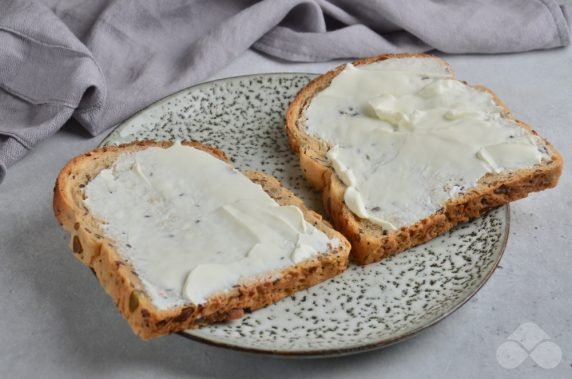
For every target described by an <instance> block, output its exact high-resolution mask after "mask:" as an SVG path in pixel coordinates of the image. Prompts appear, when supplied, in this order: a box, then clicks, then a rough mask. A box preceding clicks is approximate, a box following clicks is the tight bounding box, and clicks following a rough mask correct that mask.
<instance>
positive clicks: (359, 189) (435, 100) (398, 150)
mask: <svg viewBox="0 0 572 379" xmlns="http://www.w3.org/2000/svg"><path fill="white" fill-rule="evenodd" d="M305 118H306V119H305V125H306V129H307V132H308V133H309V134H310V135H313V136H315V137H318V138H320V139H322V140H324V141H326V142H327V143H328V144H329V145H330V146H331V148H330V150H329V151H328V153H327V157H328V159H329V160H330V161H331V163H332V166H333V168H334V170H335V172H336V174H337V176H338V177H339V178H340V180H341V181H342V182H343V183H344V184H345V185H346V187H347V188H346V191H345V194H344V201H345V204H346V205H347V206H348V208H349V209H350V210H351V211H352V212H353V213H354V214H355V215H357V216H359V217H360V218H364V219H368V220H370V221H372V222H373V223H376V224H379V225H381V226H382V227H384V228H386V229H389V230H395V229H398V228H400V227H403V226H406V225H411V224H414V223H415V222H417V221H419V220H422V219H424V218H426V217H429V216H431V215H432V214H433V213H435V212H436V211H438V210H439V209H440V208H442V207H443V205H444V204H445V203H446V202H447V201H448V200H449V199H451V198H454V197H455V196H458V195H460V194H463V193H466V192H467V191H469V190H470V189H471V188H473V187H475V186H476V185H477V184H478V182H479V180H480V179H481V178H482V177H483V176H485V175H486V174H487V173H502V172H505V171H507V170H511V171H512V170H517V169H520V168H529V167H532V166H534V165H535V164H539V163H541V162H542V161H544V160H549V159H550V156H549V154H548V152H547V149H546V146H545V144H544V142H543V141H542V140H541V139H540V138H538V137H536V136H534V135H532V134H531V133H529V132H527V131H526V130H525V129H524V128H522V127H521V126H519V125H518V124H517V123H516V122H515V121H513V120H511V119H509V118H507V117H505V116H504V115H503V110H502V108H500V107H499V106H498V105H497V104H496V103H495V102H494V99H493V97H492V95H491V94H489V93H488V92H485V91H482V90H478V89H476V88H473V87H470V86H468V85H466V84H464V83H462V82H460V81H457V80H455V79H453V78H452V76H451V74H450V73H449V72H448V71H447V69H446V67H444V66H443V65H441V64H440V63H439V62H438V61H437V60H434V59H424V58H400V59H388V60H384V61H380V62H376V63H371V64H366V65H359V66H353V65H352V64H348V65H346V67H345V68H344V70H343V71H341V72H340V73H339V74H338V75H337V76H336V77H334V79H333V80H332V81H331V83H330V85H329V86H328V87H326V88H325V89H323V90H322V91H320V92H318V94H317V95H316V96H314V97H313V98H312V99H311V101H310V104H309V105H308V107H307V109H306V110H305Z"/></svg>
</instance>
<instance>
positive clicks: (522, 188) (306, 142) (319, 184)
mask: <svg viewBox="0 0 572 379" xmlns="http://www.w3.org/2000/svg"><path fill="white" fill-rule="evenodd" d="M411 57H414V58H419V59H434V60H437V61H438V62H439V63H440V64H441V65H443V66H444V67H445V68H446V69H447V71H449V72H450V73H451V77H454V75H453V72H452V69H451V67H450V66H449V64H448V63H447V62H445V61H444V60H442V59H440V58H438V57H434V56H431V55H427V54H385V55H379V56H375V57H370V58H365V59H361V60H358V61H355V62H353V65H355V66H359V65H365V64H370V63H373V62H378V61H383V60H385V59H389V58H397V59H399V58H411ZM344 67H345V65H342V66H339V67H337V68H335V69H333V70H331V71H329V72H327V73H326V74H324V75H321V76H319V77H317V78H316V79H314V80H312V81H311V82H310V83H309V84H308V85H306V86H305V87H304V88H303V89H302V90H301V91H300V92H299V93H298V95H297V96H296V98H295V99H294V101H293V102H292V103H291V105H290V107H289V108H288V112H287V115H286V132H287V135H288V141H289V144H290V147H291V149H292V150H293V151H294V152H295V153H296V154H297V155H298V156H299V159H300V165H301V167H302V171H303V174H304V176H305V177H306V179H307V180H308V182H309V183H310V184H311V185H312V186H313V187H314V188H315V189H316V190H317V191H320V192H322V197H323V202H324V207H325V209H326V212H327V213H328V214H329V217H330V220H331V222H332V224H333V225H334V227H335V228H336V229H337V230H339V231H340V232H341V233H342V234H344V235H345V236H346V237H347V238H348V239H349V241H350V243H351V245H352V251H351V255H350V258H351V260H352V261H354V262H356V263H358V264H367V263H371V262H376V261H379V260H381V259H383V258H385V257H389V256H391V255H394V254H396V253H399V252H402V251H404V250H406V249H409V248H411V247H413V246H416V245H419V244H421V243H424V242H426V241H429V240H431V239H433V238H435V237H436V236H438V235H440V234H442V233H444V232H446V231H448V230H449V229H451V228H453V227H454V226H455V225H457V224H459V223H461V222H467V221H469V220H471V219H474V218H476V217H479V216H481V215H483V214H484V213H486V212H487V211H489V210H490V209H492V208H495V207H498V206H500V205H503V204H506V203H508V202H511V201H514V200H518V199H522V198H524V197H526V196H528V194H529V193H530V192H535V191H541V190H544V189H547V188H551V187H554V186H556V184H557V183H558V179H559V177H560V175H561V173H562V164H563V162H562V157H561V155H560V154H559V153H558V151H556V149H555V148H554V147H553V146H552V145H551V144H550V143H549V142H548V141H546V140H544V139H543V140H544V142H545V143H546V147H547V149H548V153H549V155H550V157H551V159H550V161H548V162H545V163H542V164H539V165H535V166H534V167H530V168H526V169H520V170H517V171H509V172H505V173H501V174H488V175H486V176H484V177H483V178H481V179H480V181H479V183H478V186H477V187H475V188H473V189H472V190H470V191H468V192H466V193H465V194H463V195H462V196H458V197H455V198H452V199H450V200H449V201H447V202H446V203H445V204H444V205H443V207H442V208H441V209H440V210H439V211H437V212H436V213H434V214H432V215H431V216H430V217H427V218H425V219H422V220H419V221H418V222H416V223H414V224H412V225H408V226H405V227H402V228H400V229H398V230H395V231H389V230H385V229H383V228H382V227H381V226H379V225H377V224H374V223H372V222H371V221H369V220H366V219H361V218H359V217H358V216H356V215H354V214H353V213H352V212H351V211H350V209H349V208H348V207H347V206H346V205H345V203H344V193H345V189H346V186H345V185H344V184H343V183H342V181H341V180H340V179H339V178H338V177H337V175H336V173H335V172H334V169H333V167H332V165H331V164H330V162H329V160H328V158H326V153H327V152H328V150H329V149H330V146H329V145H328V143H327V142H325V141H323V140H320V139H318V138H315V137H313V136H311V135H309V134H308V133H307V131H306V128H305V125H304V122H305V116H304V112H305V110H306V108H307V107H308V105H309V104H310V102H311V101H312V98H313V97H314V96H315V95H316V94H318V93H319V92H320V91H322V90H323V89H325V88H326V87H328V86H329V84H330V83H331V81H332V80H333V79H334V78H335V77H336V75H338V74H339V73H340V72H341V71H342V70H343V69H344ZM463 83H465V82H463ZM465 84H466V83H465ZM473 87H474V88H477V89H479V90H481V91H486V92H488V93H490V94H491V95H492V97H493V99H494V101H495V102H496V103H497V104H498V105H499V106H500V107H501V108H502V109H503V112H504V117H507V118H510V119H513V120H514V121H515V122H516V123H517V124H518V125H520V126H521V127H522V128H524V129H525V130H527V131H528V132H529V133H531V134H534V135H538V134H537V133H536V131H534V130H533V129H532V128H531V127H530V126H528V125H527V124H525V123H524V122H523V121H520V120H517V119H516V118H514V116H513V115H512V114H511V112H510V111H509V110H508V108H507V107H506V106H505V105H504V104H503V103H502V101H501V100H500V99H499V98H498V97H497V96H496V94H495V93H494V92H492V91H491V90H489V89H487V88H486V87H484V86H480V85H475V86H473Z"/></svg>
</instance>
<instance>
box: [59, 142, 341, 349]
mask: <svg viewBox="0 0 572 379" xmlns="http://www.w3.org/2000/svg"><path fill="white" fill-rule="evenodd" d="M171 145H172V143H171V142H153V141H144V142H135V143H131V144H126V145H121V146H117V147H103V148H99V149H96V150H94V151H91V152H88V153H86V154H84V155H81V156H79V157H76V158H75V159H73V160H71V161H70V162H69V163H68V164H67V165H66V166H65V167H64V168H63V169H62V171H61V173H60V175H59V176H58V178H57V181H56V185H55V189H54V212H55V215H56V217H57V219H58V221H59V222H60V224H61V225H62V226H63V227H64V228H65V229H66V230H67V231H69V232H70V233H71V243H70V244H71V249H72V250H73V252H74V255H75V257H77V258H78V259H79V260H81V261H82V262H83V263H84V264H85V265H87V266H89V267H90V268H91V269H92V270H93V272H94V273H95V275H96V276H97V278H98V279H99V281H100V283H101V285H102V286H103V287H104V288H105V290H106V291H107V293H108V294H109V295H110V296H111V298H112V299H113V301H114V303H115V304H116V305H117V307H118V308H119V311H120V312H121V314H122V315H123V317H124V318H125V319H126V320H127V321H128V323H129V325H130V326H131V327H132V329H133V331H134V332H135V333H136V334H137V335H139V336H140V337H141V338H143V339H150V338H152V337H156V336H160V335H165V334H169V333H172V332H177V331H181V330H184V329H188V328H196V327H199V326H202V325H205V324H210V323H215V322H219V321H224V320H229V319H236V318H240V317H241V316H242V315H243V314H244V312H250V311H252V310H255V309H257V308H261V307H264V306H266V305H269V304H271V303H274V302H276V301H278V300H280V299H282V298H284V297H286V296H288V295H290V294H292V293H293V292H295V291H299V290H302V289H305V288H308V287H310V286H313V285H315V284H317V283H320V282H322V281H324V280H326V279H328V278H331V277H333V276H335V275H337V274H339V273H341V272H343V271H344V270H345V269H346V268H347V264H348V256H349V251H350V245H349V242H348V241H347V240H346V239H345V238H344V237H343V236H342V235H341V234H340V233H338V232H337V231H335V230H334V229H332V228H331V226H330V225H329V224H328V223H327V222H326V221H324V220H322V217H321V216H320V215H318V214H316V213H315V212H313V211H311V210H309V209H307V208H306V207H305V206H304V204H303V202H302V201H301V200H300V199H298V198H297V197H296V196H295V195H294V194H293V193H292V192H290V191H288V190H287V189H286V188H284V187H283V186H281V185H280V183H279V182H278V181H277V180H276V179H275V178H273V177H270V176H268V175H265V174H263V173H260V172H247V173H246V174H245V175H246V176H247V177H248V178H249V179H250V180H251V181H252V182H254V183H257V184H259V185H260V186H261V187H262V188H263V190H264V191H265V192H266V193H267V194H268V195H270V197H272V198H273V199H274V200H275V201H276V202H277V203H278V204H279V205H294V206H296V207H298V208H299V209H300V210H301V211H302V213H303V216H304V219H305V220H306V221H307V222H308V223H310V224H312V225H314V226H315V227H316V228H317V229H318V230H320V231H322V232H323V233H324V234H326V236H328V237H329V238H330V239H332V238H336V239H337V240H339V242H340V243H339V244H338V246H337V247H336V246H333V247H331V249H330V251H328V252H323V253H321V254H318V255H316V256H314V257H311V258H309V259H306V260H303V261H301V262H300V263H298V264H293V265H290V266H287V267H286V268H282V269H279V270H274V271H273V272H269V273H265V274H263V275H258V276H256V277H255V278H244V279H241V281H240V282H239V283H236V284H235V285H234V286H233V287H232V288H230V289H228V290H226V291H223V292H220V293H216V294H214V295H212V296H210V297H208V298H207V299H206V300H205V301H204V302H203V303H202V304H198V305H196V304H193V303H186V304H184V305H181V306H177V307H173V308H169V309H159V308H158V307H157V306H156V304H154V303H153V301H152V300H151V297H150V296H148V294H147V293H146V291H145V287H144V284H143V283H142V280H141V279H140V277H139V275H138V272H137V271H136V270H135V268H134V267H133V266H132V265H131V264H130V263H129V261H128V260H127V259H125V257H124V256H122V254H121V253H120V251H119V250H118V248H117V244H116V241H114V240H113V239H112V238H110V237H109V236H107V235H106V233H105V231H104V230H103V228H102V220H99V219H97V217H95V216H94V215H93V214H92V212H90V210H89V208H88V207H87V206H86V204H85V201H84V200H85V199H86V193H85V188H86V185H87V184H88V183H89V182H90V181H91V180H92V179H94V178H95V177H96V176H97V175H98V173H99V172H100V171H102V170H104V169H106V168H109V167H110V166H112V165H113V164H114V162H115V161H116V160H117V159H118V157H119V156H120V155H122V154H126V153H132V152H136V151H139V150H143V149H146V148H149V147H162V148H167V147H169V146H171ZM183 145H186V146H191V147H194V148H196V149H200V150H202V151H205V152H207V153H209V154H211V155H212V156H214V157H216V158H218V159H220V160H223V161H225V162H227V164H229V167H230V163H228V160H227V158H226V157H225V155H224V153H223V152H221V151H220V150H217V149H215V148H212V147H209V146H206V145H202V144H200V143H197V142H183ZM117 207H118V208H120V207H121V204H117ZM213 238H221V236H213ZM192 248H193V247H192V246H189V249H192Z"/></svg>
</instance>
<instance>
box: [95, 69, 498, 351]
mask: <svg viewBox="0 0 572 379" xmlns="http://www.w3.org/2000/svg"><path fill="white" fill-rule="evenodd" d="M312 77H313V75H308V74H266V75H253V76H243V77H237V78H230V79H224V80H217V81H213V82H209V83H205V84H201V85H198V86H195V87H192V88H189V89H186V90H183V91H181V92H179V93H177V94H175V95H172V96H170V97H168V98H166V99H164V100H161V101H159V102H158V103H156V104H153V105H151V106H150V107H148V108H147V109H145V110H143V111H142V112H139V113H137V114H136V115H134V116H133V117H132V118H130V119H129V120H127V121H125V122H124V123H122V124H121V125H120V126H119V127H118V128H117V129H115V130H114V131H113V132H112V133H111V134H110V135H109V137H108V138H107V139H106V140H105V141H104V142H103V144H107V145H109V144H119V143H125V142H129V141H133V140H142V139H158V140H172V139H195V140H198V141H201V142H204V143H207V144H210V145H213V146H216V147H218V148H220V149H222V150H223V151H225V152H226V153H227V155H228V156H229V157H230V158H231V160H232V161H233V162H234V164H235V165H236V167H238V168H239V169H247V168H249V169H256V170H261V171H264V172H266V173H268V174H270V175H273V176H275V177H277V178H278V179H279V180H280V181H281V182H282V183H283V184H284V185H285V186H286V187H288V188H290V189H291V190H293V191H294V192H295V193H296V194H297V195H298V196H300V197H301V198H302V199H304V201H306V204H308V205H309V206H310V207H313V208H314V209H315V210H317V211H321V206H320V200H319V196H318V195H317V194H316V193H314V192H312V191H311V190H310V188H309V187H308V185H307V184H306V182H305V181H304V178H303V177H302V176H301V174H300V169H299V166H298V160H297V158H296V156H295V155H294V154H292V152H291V151H290V150H289V148H288V144H287V141H286V134H285V131H284V113H285V110H286V108H287V106H288V104H289V102H290V101H291V100H292V99H293V98H294V96H295V95H296V93H297V92H298V90H300V89H301V88H302V87H303V86H304V85H305V84H306V83H308V81H309V80H310V79H311V78H312ZM508 227H509V211H508V207H502V208H499V209H497V210H494V211H492V212H490V213H489V214H488V215H487V216H485V217H482V218H480V219H478V220H475V221H473V222H471V223H469V224H465V225H461V226H459V227H457V228H456V229H454V230H453V231H451V232H449V233H447V234H445V235H443V236H441V237H439V238H437V239H435V240H433V241H431V242H429V243H427V244H424V245H422V246H419V247H417V248H414V249H411V250H409V251H407V252H405V253H402V254H400V255H397V256H395V257H393V258H390V259H387V260H384V261H383V262H381V263H377V264H371V265H368V266H365V267H361V266H355V265H352V266H350V268H349V269H348V270H347V271H346V272H345V273H344V274H342V275H340V276H338V277H336V278H334V279H332V280H330V281H328V282H325V283H322V284H320V285H318V286H315V287H313V288H311V289H308V290H306V291H302V292H299V293H297V294H295V295H294V296H291V297H290V298H288V299H285V300H283V301H281V302H279V303H278V304H274V305H272V306H269V307H267V308H265V309H261V310H258V311H256V312H253V313H251V314H248V315H246V316H245V317H244V318H242V319H241V320H238V321H233V322H229V323H225V324H219V325H214V326H209V327H205V328H202V329H199V330H189V331H186V332H184V333H181V334H182V335H184V336H186V337H189V338H192V339H194V340H198V341H202V342H206V343H210V344H214V345H217V346H223V347H228V348H233V349H239V350H244V351H250V352H257V353H265V354H275V355H287V356H334V355H341V354H350V353H355V352H360V351H366V350H371V349H375V348H379V347H382V346H387V345H389V344H392V343H395V342H397V341H401V340H403V339H404V338H406V337H409V336H412V335H414V334H416V333H418V332H419V331H421V330H423V329H424V328H427V327H428V326H430V325H432V324H435V323H436V322H438V321H439V320H442V319H443V318H445V317H446V316H447V315H449V314H451V312H453V311H454V310H456V309H457V308H459V307H460V306H461V305H462V304H464V303H465V302H466V301H467V300H468V299H469V298H470V297H471V296H472V295H474V294H475V293H476V292H477V291H478V290H479V288H480V287H481V286H482V285H483V284H484V283H485V282H486V280H487V279H488V278H489V277H490V276H491V274H492V273H493V271H494V270H495V268H496V266H497V264H498V262H499V260H500V258H501V255H502V253H503V251H504V247H505V244H506V240H507V237H508Z"/></svg>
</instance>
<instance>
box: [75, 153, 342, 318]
mask: <svg viewBox="0 0 572 379" xmlns="http://www.w3.org/2000/svg"><path fill="white" fill-rule="evenodd" d="M85 193H86V196H87V198H86V200H85V203H86V205H87V207H88V208H89V210H90V211H91V212H92V213H93V214H94V215H95V216H96V217H98V218H100V219H101V220H102V221H103V222H104V225H103V229H104V231H105V233H106V234H108V235H109V236H110V237H111V238H112V239H113V240H114V241H115V242H116V243H117V249H118V251H119V253H120V255H122V256H123V257H124V258H125V259H126V260H128V261H129V262H130V264H131V265H133V267H134V268H135V270H136V272H137V273H138V275H139V277H140V278H141V281H142V282H143V284H144V286H145V289H146V291H147V293H148V295H149V296H150V298H151V300H152V301H153V303H154V304H155V305H156V306H157V307H159V308H160V309H167V308H171V307H175V306H179V305H182V304H186V303H189V302H191V303H195V304H201V303H204V302H205V300H206V299H207V298H208V297H209V296H211V295H213V294H215V293H218V292H221V291H225V290H228V289H230V288H231V287H232V286H233V285H236V284H238V283H239V282H241V281H242V280H245V279H254V278H256V277H257V276H259V275H263V274H270V273H271V272H273V271H276V270H277V269H280V268H284V267H286V266H290V265H293V264H296V263H299V262H302V261H304V260H306V259H309V258H312V257H315V256H316V255H318V254H320V253H324V252H326V251H328V250H329V249H330V248H332V247H336V246H338V245H339V240H337V239H329V238H328V237H327V236H326V235H325V234H324V233H323V232H321V231H320V230H318V229H316V228H315V227H314V226H312V225H311V224H309V223H308V222H306V221H305V219H304V217H303V214H302V212H301V211H300V209H299V208H297V207H295V206H280V205H278V204H277V203H276V202H275V201H274V200H273V199H272V198H271V197H270V196H269V195H268V194H267V193H266V192H265V191H264V190H263V189H262V187H260V186H259V185H258V184H255V183H253V182H252V181H250V180H249V179H248V178H247V177H246V176H244V175H242V174H241V173H240V172H238V171H237V170H235V169H233V168H232V167H230V166H229V165H228V164H226V163H225V162H223V161H221V160H219V159H216V158H214V157H213V156H212V155H210V154H208V153H205V152H203V151H201V150H198V149H195V148H192V147H188V146H183V145H181V144H180V143H175V144H174V145H173V146H171V147H169V148H166V149H163V148H159V147H151V148H147V149H144V150H141V151H138V152H134V153H126V154H123V155H121V156H119V158H118V159H117V161H116V162H115V163H114V164H113V166H112V167H110V168H109V169H105V170H102V171H101V172H100V173H99V174H98V175H97V176H96V177H95V178H94V179H93V180H92V181H91V182H90V183H89V184H88V185H87V186H86V189H85Z"/></svg>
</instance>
